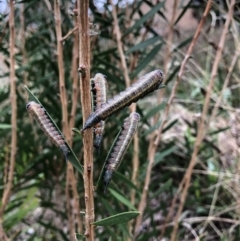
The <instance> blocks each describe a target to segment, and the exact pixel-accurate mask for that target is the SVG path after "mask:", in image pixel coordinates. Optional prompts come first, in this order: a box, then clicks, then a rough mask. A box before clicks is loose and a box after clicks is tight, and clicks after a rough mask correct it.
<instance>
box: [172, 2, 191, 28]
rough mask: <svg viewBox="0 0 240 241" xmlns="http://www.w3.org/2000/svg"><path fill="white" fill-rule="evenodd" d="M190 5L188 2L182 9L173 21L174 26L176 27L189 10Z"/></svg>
mask: <svg viewBox="0 0 240 241" xmlns="http://www.w3.org/2000/svg"><path fill="white" fill-rule="evenodd" d="M191 3H192V1H189V2H188V4H187V5H186V6H185V7H184V8H183V10H182V12H181V13H180V14H179V16H178V18H177V19H176V20H175V22H174V25H176V24H177V23H178V21H179V20H180V19H181V18H182V16H183V15H184V13H185V12H186V11H187V10H188V9H189V7H190V5H191Z"/></svg>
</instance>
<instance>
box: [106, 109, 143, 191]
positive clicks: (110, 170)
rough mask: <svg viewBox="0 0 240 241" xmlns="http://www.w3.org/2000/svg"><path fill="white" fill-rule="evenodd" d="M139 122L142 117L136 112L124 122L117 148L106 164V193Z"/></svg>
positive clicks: (113, 149)
mask: <svg viewBox="0 0 240 241" xmlns="http://www.w3.org/2000/svg"><path fill="white" fill-rule="evenodd" d="M139 121H140V115H139V114H138V113H136V112H132V113H131V114H130V115H129V117H127V118H126V119H125V120H124V124H123V126H122V131H121V133H120V134H119V137H118V139H117V140H116V143H115V146H114V147H113V148H112V151H111V153H110V155H109V158H108V160H107V162H106V166H105V169H106V171H105V174H104V192H106V190H107V187H108V185H109V183H110V181H111V179H112V176H113V174H114V172H115V171H116V170H117V169H118V167H119V165H120V164H121V161H122V159H123V156H124V154H125V153H126V151H127V148H128V146H129V144H130V143H131V141H132V139H133V136H134V134H135V133H136V131H137V128H138V123H139Z"/></svg>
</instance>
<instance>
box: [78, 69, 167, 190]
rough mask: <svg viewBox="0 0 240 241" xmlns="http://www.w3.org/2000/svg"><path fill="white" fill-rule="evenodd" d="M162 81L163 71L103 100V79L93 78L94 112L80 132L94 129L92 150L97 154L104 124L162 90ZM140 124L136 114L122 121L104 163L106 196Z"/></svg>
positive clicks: (104, 96)
mask: <svg viewBox="0 0 240 241" xmlns="http://www.w3.org/2000/svg"><path fill="white" fill-rule="evenodd" d="M162 81H163V73H162V71H161V70H154V71H152V72H150V73H148V74H146V75H145V76H143V77H141V78H140V79H139V80H138V81H137V82H136V83H134V84H133V85H132V86H130V87H129V88H127V89H126V90H125V91H123V92H121V93H120V94H118V95H116V96H114V97H113V98H112V99H110V100H106V99H107V82H106V79H105V76H104V75H102V74H96V75H95V77H94V78H93V79H91V86H92V96H93V98H92V99H93V111H94V112H93V113H92V114H91V115H90V116H89V117H88V119H87V120H86V123H85V125H84V127H83V129H82V131H84V130H85V129H87V128H90V127H93V130H94V133H95V141H94V146H95V147H96V148H97V150H98V152H99V151H100V146H101V141H102V139H103V133H104V126H105V122H104V120H105V119H106V118H107V117H109V116H111V115H113V114H114V113H116V112H118V111H119V110H121V109H123V108H124V107H126V106H129V105H130V104H132V103H133V102H137V101H138V100H139V99H140V98H143V97H144V96H146V95H147V94H149V93H151V92H153V91H154V90H156V89H159V88H161V84H162ZM139 121H140V115H139V114H138V113H136V112H132V113H131V114H130V116H129V117H128V118H126V119H125V121H124V124H123V126H122V130H121V133H120V134H119V136H118V139H117V140H116V142H115V145H114V147H113V148H112V150H111V153H110V155H108V156H109V158H108V159H107V160H106V166H105V173H104V186H105V188H104V190H105V192H106V190H107V187H108V185H109V183H110V181H111V179H112V176H113V174H114V172H115V171H116V170H117V169H118V167H119V165H120V164H121V161H122V159H123V156H124V154H125V152H126V151H127V148H128V146H129V144H130V143H131V141H132V139H133V136H134V134H135V133H136V131H137V128H138V123H139Z"/></svg>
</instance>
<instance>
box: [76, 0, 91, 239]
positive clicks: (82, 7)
mask: <svg viewBox="0 0 240 241" xmlns="http://www.w3.org/2000/svg"><path fill="white" fill-rule="evenodd" d="M88 8H89V1H88V0H78V31H79V70H80V72H81V74H80V95H81V106H82V115H83V123H85V121H86V119H87V118H88V116H89V115H90V114H91V112H92V107H91V94H90V37H89V35H88V28H89V22H88ZM83 148H84V149H83V156H84V177H83V179H84V189H85V206H86V213H85V221H86V222H85V227H86V230H85V236H86V240H89V241H90V240H91V241H92V240H94V226H93V225H91V222H93V221H94V198H93V136H92V130H91V128H90V129H87V130H85V131H84V133H83Z"/></svg>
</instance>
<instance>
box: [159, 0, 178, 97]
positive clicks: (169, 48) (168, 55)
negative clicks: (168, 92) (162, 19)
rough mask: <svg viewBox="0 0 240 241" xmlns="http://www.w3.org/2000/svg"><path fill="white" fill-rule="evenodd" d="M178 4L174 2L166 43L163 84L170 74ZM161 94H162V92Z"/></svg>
mask: <svg viewBox="0 0 240 241" xmlns="http://www.w3.org/2000/svg"><path fill="white" fill-rule="evenodd" d="M178 2H179V0H174V3H173V13H172V16H171V21H170V23H169V30H168V35H167V41H166V58H164V71H163V73H164V74H165V79H164V80H163V83H165V81H166V76H167V73H168V64H169V62H170V59H171V55H172V42H173V33H174V23H175V19H176V13H177V6H178ZM160 93H162V91H161V92H160Z"/></svg>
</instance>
